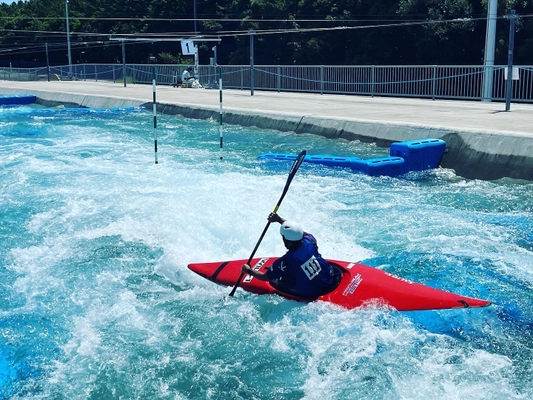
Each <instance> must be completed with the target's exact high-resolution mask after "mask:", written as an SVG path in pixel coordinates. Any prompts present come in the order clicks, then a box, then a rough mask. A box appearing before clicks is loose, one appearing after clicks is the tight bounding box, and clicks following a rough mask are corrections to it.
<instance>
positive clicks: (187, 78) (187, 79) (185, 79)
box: [181, 67, 194, 86]
mask: <svg viewBox="0 0 533 400" xmlns="http://www.w3.org/2000/svg"><path fill="white" fill-rule="evenodd" d="M192 72H193V68H192V67H187V68H186V69H185V70H184V71H183V73H182V74H181V82H182V83H184V84H187V85H188V86H190V85H191V84H192V82H193V81H194V76H192V75H191V74H192Z"/></svg>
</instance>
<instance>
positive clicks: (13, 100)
mask: <svg viewBox="0 0 533 400" xmlns="http://www.w3.org/2000/svg"><path fill="white" fill-rule="evenodd" d="M36 100H37V96H36V95H34V94H8V95H0V105H2V106H3V105H15V104H32V103H35V101H36Z"/></svg>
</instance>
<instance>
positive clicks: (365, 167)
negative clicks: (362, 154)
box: [351, 157, 409, 176]
mask: <svg viewBox="0 0 533 400" xmlns="http://www.w3.org/2000/svg"><path fill="white" fill-rule="evenodd" d="M351 167H352V170H353V171H357V172H362V173H365V174H367V175H370V176H380V175H386V176H398V175H402V174H405V173H406V172H409V171H407V170H406V169H405V167H406V165H405V160H404V159H403V158H402V157H382V158H370V159H367V160H357V161H354V162H353V163H352V165H351Z"/></svg>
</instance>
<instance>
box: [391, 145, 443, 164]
mask: <svg viewBox="0 0 533 400" xmlns="http://www.w3.org/2000/svg"><path fill="white" fill-rule="evenodd" d="M445 151H446V142H445V141H444V140H440V139H421V140H408V141H406V142H396V143H393V144H391V146H390V155H391V156H392V157H402V158H403V159H405V162H406V166H407V171H423V170H426V169H433V168H437V167H438V166H439V164H440V161H441V159H442V156H443V155H444V152H445Z"/></svg>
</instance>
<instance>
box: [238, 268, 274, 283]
mask: <svg viewBox="0 0 533 400" xmlns="http://www.w3.org/2000/svg"><path fill="white" fill-rule="evenodd" d="M241 271H242V273H243V274H248V275H252V276H253V277H254V278H257V279H259V280H260V281H268V276H267V274H266V273H265V272H259V271H255V270H253V269H252V268H251V267H250V266H249V265H248V264H244V265H243V266H242V269H241Z"/></svg>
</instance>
